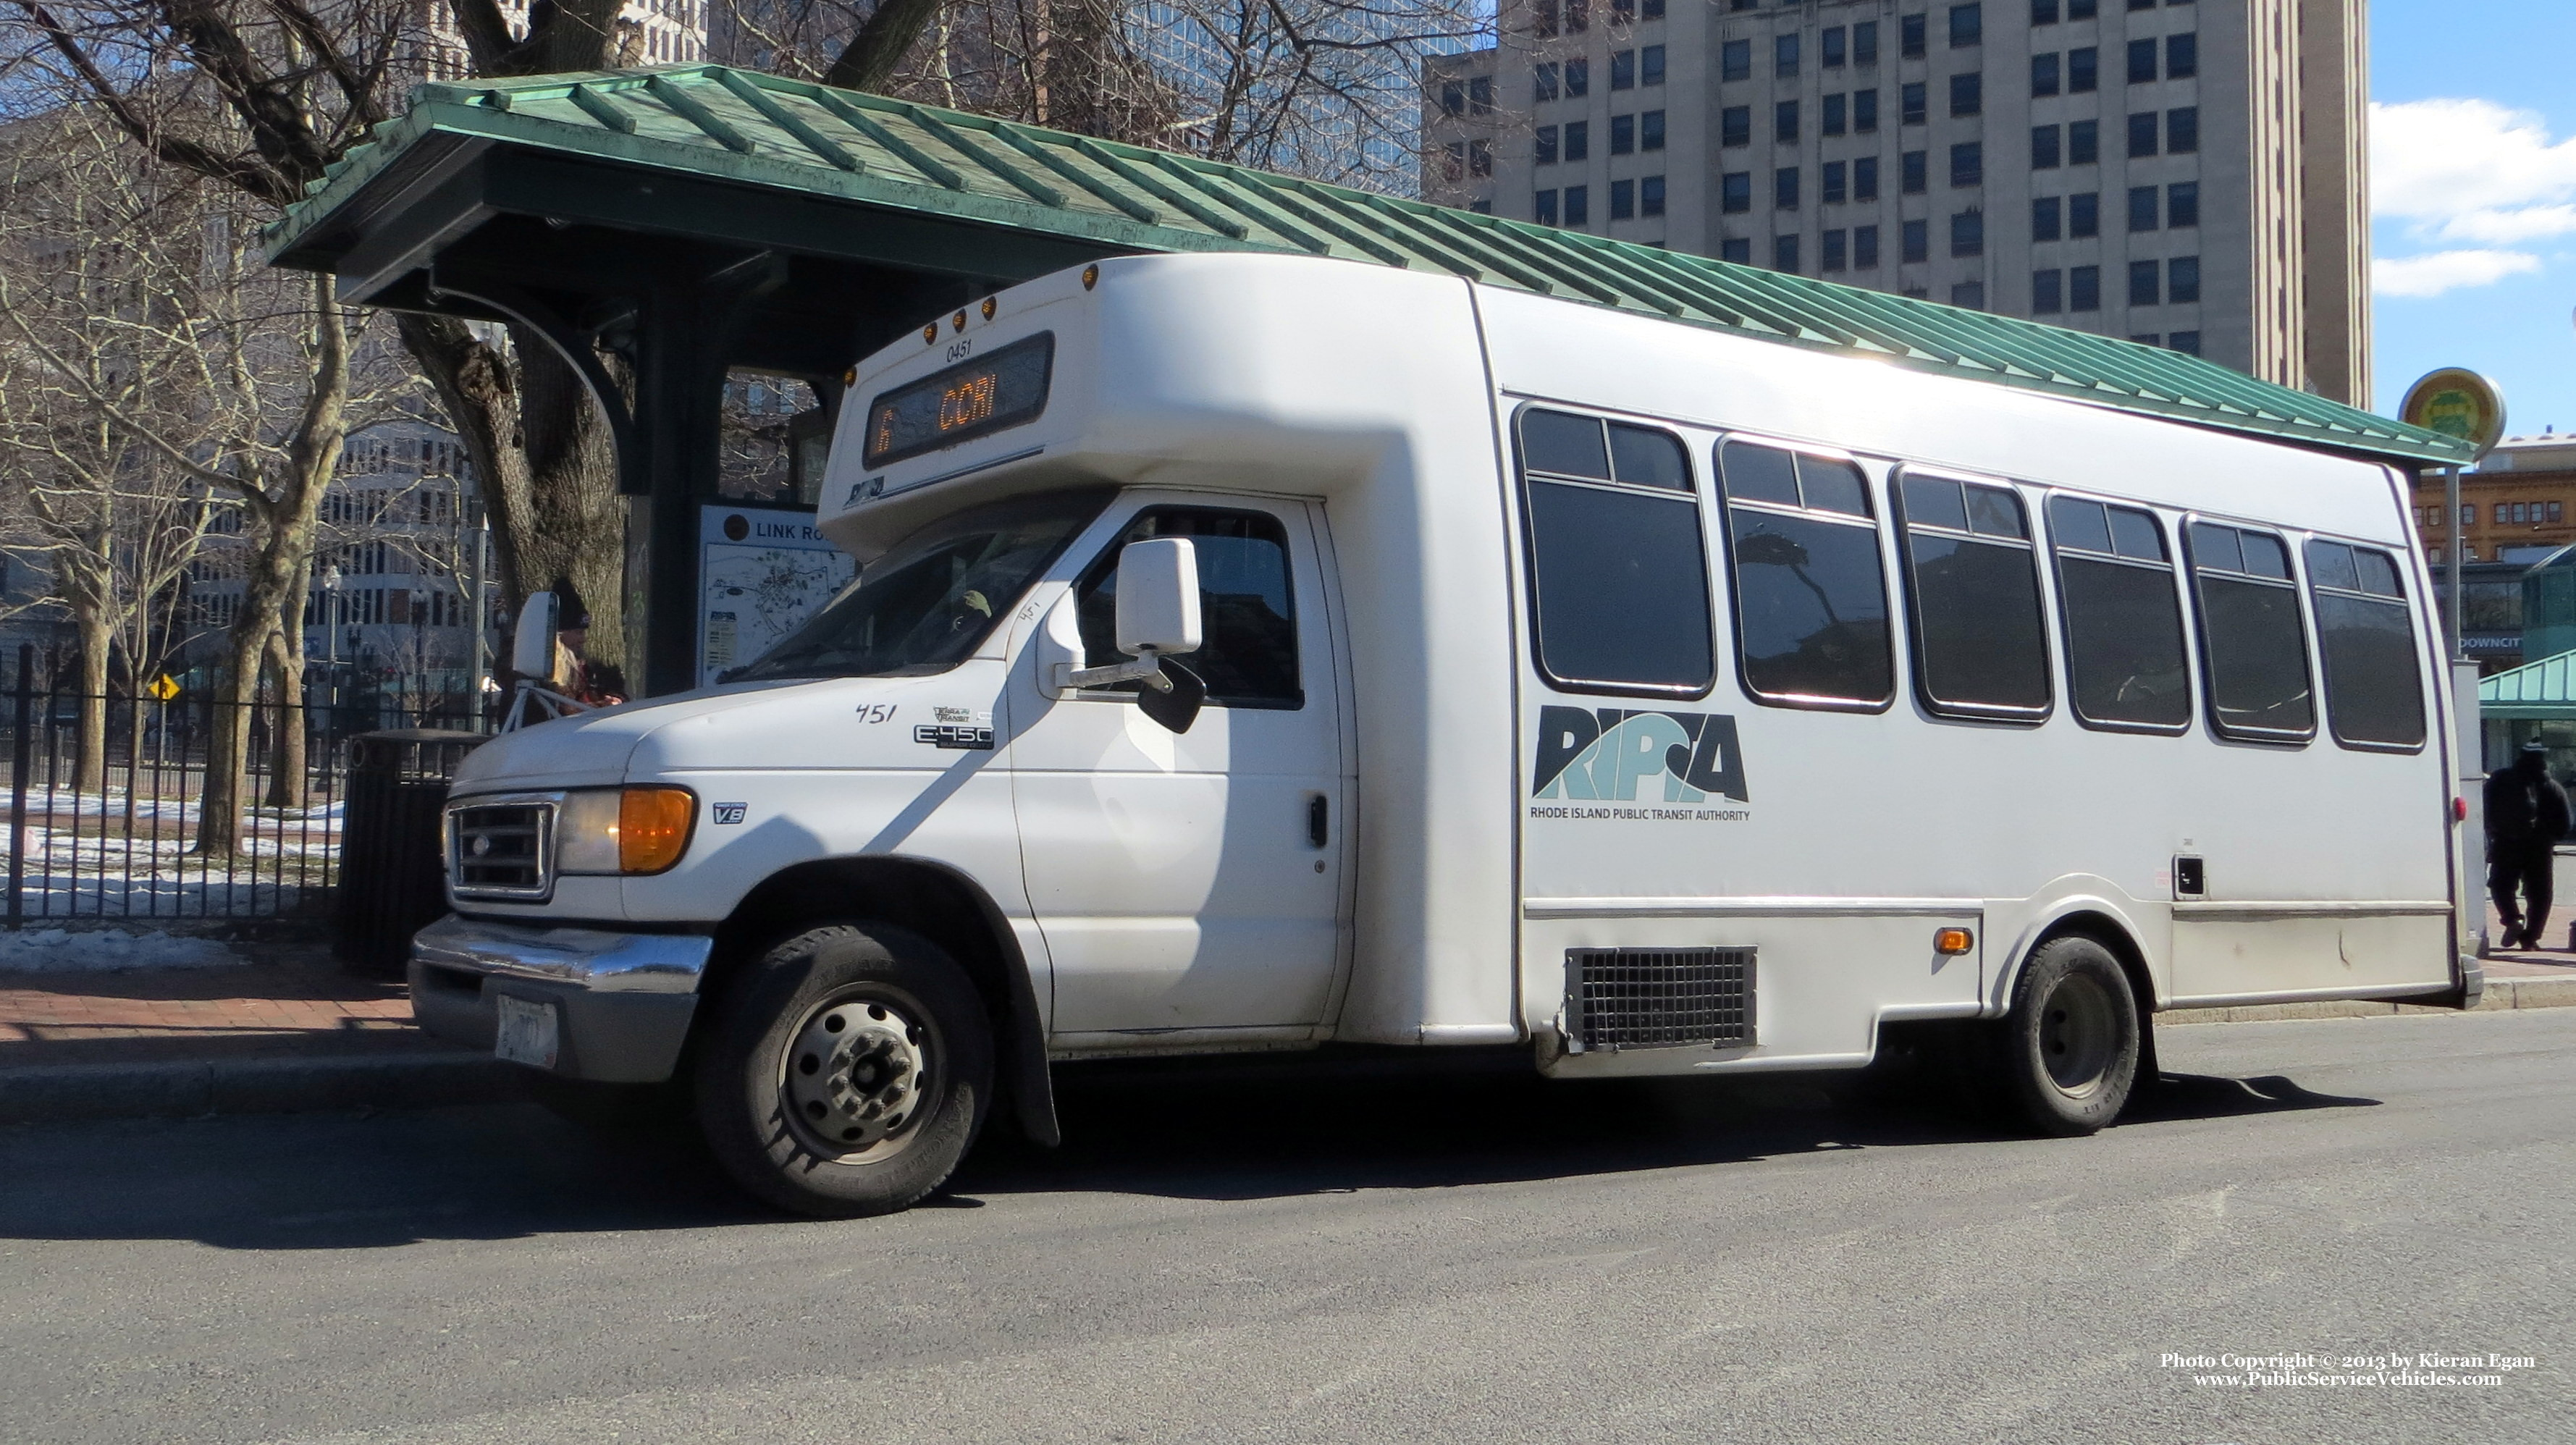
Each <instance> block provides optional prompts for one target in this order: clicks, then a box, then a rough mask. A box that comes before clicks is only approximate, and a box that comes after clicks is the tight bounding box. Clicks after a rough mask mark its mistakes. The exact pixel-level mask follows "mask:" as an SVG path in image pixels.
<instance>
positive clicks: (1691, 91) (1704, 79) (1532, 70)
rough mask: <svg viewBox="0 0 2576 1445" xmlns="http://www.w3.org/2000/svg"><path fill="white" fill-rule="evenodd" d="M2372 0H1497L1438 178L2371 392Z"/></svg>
mask: <svg viewBox="0 0 2576 1445" xmlns="http://www.w3.org/2000/svg"><path fill="white" fill-rule="evenodd" d="M2365 9H2366V0H1971V3H1949V0H1929V3H1927V0H1771V3H1764V0H1503V3H1502V6H1501V12H1500V19H1501V34H1502V37H1503V39H1502V42H1501V43H1500V44H1499V45H1498V46H1496V47H1493V48H1490V49H1485V50H1478V51H1472V52H1469V53H1466V54H1462V55H1457V56H1450V57H1443V58H1441V59H1439V60H1435V61H1433V62H1432V63H1431V64H1430V65H1429V66H1428V67H1426V70H1427V74H1426V80H1427V87H1426V89H1427V96H1426V103H1425V122H1424V125H1425V135H1426V138H1427V140H1428V142H1429V143H1428V144H1427V145H1426V147H1425V156H1426V163H1425V174H1424V177H1423V192H1424V194H1425V196H1427V197H1429V198H1430V199H1433V200H1437V201H1443V202H1447V203H1449V204H1453V205H1462V206H1469V207H1472V208H1474V209H1478V210H1489V211H1491V212H1492V213H1494V214H1496V215H1501V216H1509V217H1513V218H1516V219H1519V220H1527V221H1538V222H1541V223H1544V224H1550V225H1558V226H1566V227H1571V228H1574V229H1578V230H1587V231H1592V232H1595V233H1597V234H1601V235H1608V236H1615V237H1618V238H1620V239H1623V240H1633V241H1639V242H1644V243H1647V244H1650V245H1659V246H1669V247H1672V248H1674V249H1676V250H1686V251H1695V252H1699V253H1702V254H1705V255H1711V256H1716V257H1719V258H1721V259H1724V260H1730V261H1742V262H1748V263H1751V264H1755V265H1761V266H1766V267H1771V268H1774V269H1777V270H1782V271H1794V272H1797V273H1799V274H1801V275H1807V276H1821V277H1824V278H1825V279H1828V280H1833V281H1842V282H1848V283H1850V284H1853V285H1858V286H1868V287H1873V288H1876V289H1878V290H1882V291H1894V292H1901V293H1903V294H1905V295H1908V296H1917V297H1926V298H1929V299H1931V300H1935V301H1946V302H1950V303H1952V304H1955V305H1960V306H1970V307H1975V308H1978V309H1981V310H1987V311H1994V312H1998V313H2002V314H2006V315H2012V316H2026V317H2032V318H2035V319H2038V320H2042V321H2047V322H2052V323H2055V324H2058V325H2064V326H2071V327H2076V328H2079V329H2082V330H2087V331H2094V332H2099V333H2102V334H2104V335H2108V336H2117V337H2122V338H2126V339H2130V340H2135V341H2141V342H2146V343H2150V344H2153V345H2158V346H2166V347H2171V348H2173V349H2175V350H2178V351H2188V352H2192V353H2195V354H2198V355H2203V356H2207V357H2210V358H2212V359H2213V360H2217V361H2220V362H2223V363H2225V364H2227V365H2229V366H2233V367H2235V368H2237V369H2238V370H2241V371H2244V372H2247V373H2249V374H2251V375H2254V376H2258V377H2261V378H2263V379H2264V380H2267V381H2275V382H2279V383H2282V384H2284V385H2288V386H2294V387H2302V388H2305V389H2308V390H2311V391H2315V392H2317V393H2319V394H2321V395H2324V396H2328V397H2331V398H2333V399H2335V400H2338V401H2346V402H2352V403H2355V404H2358V405H2363V406H2367V405H2368V404H2369V401H2370V398H2369V385H2370V320H2369V276H2368V272H2369V256H2368V249H2369V229H2368V225H2369V207H2368V203H2367V196H2366V192H2365V185H2366V166H2365V160H2366V154H2365V146H2366V136H2365V130H2364V107H2365V104H2366V85H2367V67H2366V65H2365V57H2364V45H2365V34H2366V26H2365V13H2364V12H2365Z"/></svg>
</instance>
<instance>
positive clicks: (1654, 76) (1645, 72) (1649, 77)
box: [1637, 45, 1664, 85]
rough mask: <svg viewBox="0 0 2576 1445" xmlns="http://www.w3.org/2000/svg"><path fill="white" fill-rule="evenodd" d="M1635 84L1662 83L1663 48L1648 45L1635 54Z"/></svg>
mask: <svg viewBox="0 0 2576 1445" xmlns="http://www.w3.org/2000/svg"><path fill="white" fill-rule="evenodd" d="M1637 83H1638V84H1639V85H1661V84H1663V83H1664V47H1662V46H1660V45H1649V46H1647V47H1646V48H1645V49H1643V50H1640V51H1638V52H1637Z"/></svg>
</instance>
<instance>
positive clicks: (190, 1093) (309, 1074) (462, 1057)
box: [0, 1051, 527, 1124]
mask: <svg viewBox="0 0 2576 1445" xmlns="http://www.w3.org/2000/svg"><path fill="white" fill-rule="evenodd" d="M525 1072H526V1071H525V1070H524V1069H522V1068H520V1067H519V1066H517V1065H513V1064H505V1063H503V1062H501V1061H500V1060H498V1059H495V1058H493V1057H492V1056H491V1055H489V1054H483V1053H466V1052H462V1051H459V1052H455V1053H447V1052H438V1053H424V1054H401V1055H394V1056H382V1055H379V1056H372V1057H353V1058H309V1059H223V1060H215V1061H210V1062H205V1063H198V1062H192V1061H187V1060H174V1061H171V1062H167V1063H151V1064H39V1065H36V1066H33V1067H29V1068H20V1069H5V1070H0V1124H27V1123H54V1122H62V1121H69V1120H79V1119H134V1118H149V1117H155V1116H161V1117H173V1116H175V1117H179V1118H193V1117H196V1116H199V1115H203V1114H296V1113H306V1112H316V1111H325V1110H335V1109H427V1108H436V1107H439V1106H441V1105H447V1104H491V1103H505V1102H511V1101H515V1100H518V1099H522V1098H525V1097H526V1096H527V1080H526V1078H525V1077H524V1075H525Z"/></svg>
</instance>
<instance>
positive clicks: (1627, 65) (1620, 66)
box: [1610, 50, 1637, 90]
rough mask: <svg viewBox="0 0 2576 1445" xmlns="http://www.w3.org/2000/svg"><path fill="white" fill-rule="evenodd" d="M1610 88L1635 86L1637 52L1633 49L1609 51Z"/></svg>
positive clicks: (1631, 87)
mask: <svg viewBox="0 0 2576 1445" xmlns="http://www.w3.org/2000/svg"><path fill="white" fill-rule="evenodd" d="M1610 88H1611V89H1612V90H1635V89H1636V88H1637V52H1635V51H1633V50H1614V51H1611V52H1610Z"/></svg>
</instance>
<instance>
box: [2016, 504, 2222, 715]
mask: <svg viewBox="0 0 2576 1445" xmlns="http://www.w3.org/2000/svg"><path fill="white" fill-rule="evenodd" d="M2048 535H2049V542H2050V544H2051V547H2052V550H2053V551H2054V552H2055V553H2056V560H2057V598H2058V614H2059V617H2060V618H2061V619H2062V621H2063V623H2064V625H2065V628H2066V686H2067V693H2068V695H2069V698H2070V700H2071V701H2072V702H2073V704H2074V707H2075V717H2076V720H2077V721H2078V722H2081V723H2083V724H2085V725H2086V726H2088V727H2101V728H2134V729H2141V730H2147V729H2152V730H2155V731H2159V732H2180V731H2181V730H2183V729H2184V728H2186V727H2189V726H2190V725H2191V681H2190V677H2189V669H2188V668H2187V666H2186V664H2185V663H2184V661H2183V648H2182V603H2181V600H2180V599H2179V598H2177V597H2176V596H2175V594H2174V568H2173V560H2172V557H2171V555H2170V554H2169V553H2168V552H2167V551H2166V550H2165V535H2164V529H2163V528H2162V527H2160V526H2158V525H2157V524H2156V518H2155V514H2154V513H2152V512H2146V511H2141V510H2139V509H2137V508H2134V507H2108V506H2105V505H2103V504H2102V503H2100V502H2093V501H2086V500H2085V499H2083V498H2081V497H2051V498H2050V499H2049V502H2048Z"/></svg>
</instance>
